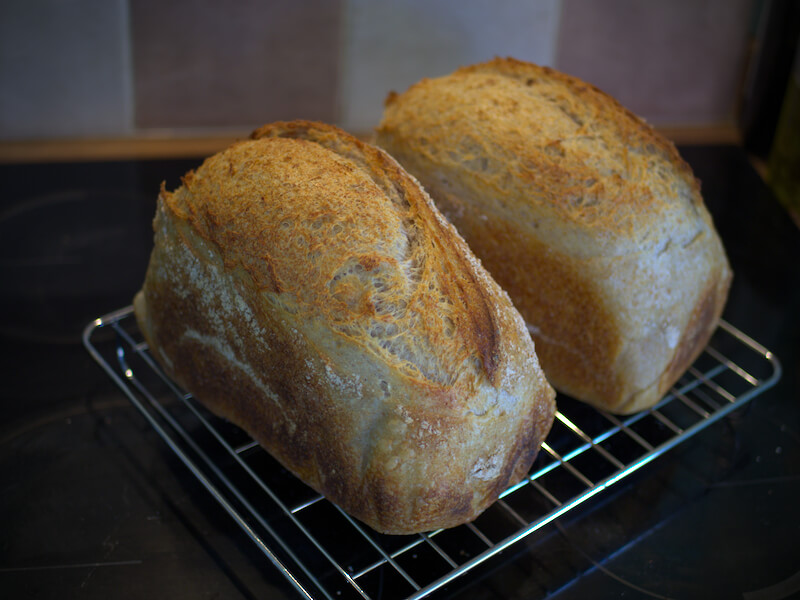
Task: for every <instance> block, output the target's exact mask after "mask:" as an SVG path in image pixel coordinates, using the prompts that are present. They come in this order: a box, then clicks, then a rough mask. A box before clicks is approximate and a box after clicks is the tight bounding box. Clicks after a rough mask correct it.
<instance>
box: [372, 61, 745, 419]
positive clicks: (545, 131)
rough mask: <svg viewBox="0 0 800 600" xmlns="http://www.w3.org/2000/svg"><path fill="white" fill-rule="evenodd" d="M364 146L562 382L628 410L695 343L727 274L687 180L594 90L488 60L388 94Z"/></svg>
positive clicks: (691, 355) (693, 350) (649, 134)
mask: <svg viewBox="0 0 800 600" xmlns="http://www.w3.org/2000/svg"><path fill="white" fill-rule="evenodd" d="M376 142H377V144H378V145H379V146H381V147H382V148H384V149H386V150H387V151H388V152H389V153H390V154H392V155H393V156H394V157H395V158H396V159H397V160H398V161H399V162H400V163H401V164H402V165H403V166H404V167H405V168H406V169H407V170H408V171H409V172H410V173H411V174H412V175H414V176H415V177H416V178H417V179H418V180H419V181H420V182H421V183H422V184H423V186H424V187H425V188H426V190H427V191H428V192H429V193H430V195H431V196H432V197H433V199H434V201H435V202H436V203H437V205H438V206H439V208H440V209H441V210H442V211H443V212H444V214H445V215H446V216H447V217H448V218H449V220H450V221H451V222H452V223H453V224H455V225H456V228H457V229H458V230H459V232H460V233H461V234H462V235H463V237H464V239H465V240H466V241H467V243H468V244H469V245H470V247H471V249H472V250H473V252H474V253H475V254H476V255H477V256H478V257H479V258H480V259H481V261H482V263H483V265H484V266H485V267H486V268H487V270H488V271H489V272H490V273H491V274H492V276H493V277H494V279H495V280H496V281H497V282H498V283H499V284H500V285H501V286H502V287H503V288H504V289H505V290H506V291H507V292H508V293H509V295H510V296H511V298H512V300H513V301H514V304H515V305H516V307H517V308H518V309H519V310H520V312H521V313H522V315H523V317H524V318H525V319H526V321H527V322H528V325H529V328H530V330H531V333H532V335H533V337H534V339H535V341H536V351H537V355H538V357H539V360H540V361H541V364H542V367H543V368H544V371H545V374H546V375H547V378H548V379H549V381H550V383H552V384H553V386H554V387H555V388H556V389H558V390H559V391H561V392H564V393H566V394H568V395H570V396H573V397H575V398H577V399H580V400H583V401H585V402H588V403H591V404H593V405H595V406H597V407H600V408H602V409H607V410H609V411H613V412H617V413H631V412H634V411H638V410H640V409H643V408H646V407H649V406H651V405H653V404H654V403H656V402H657V401H658V400H659V399H660V398H661V397H662V395H663V394H664V393H665V391H667V390H668V389H669V388H670V386H672V385H673V384H674V383H675V381H676V380H677V379H678V378H679V377H680V376H681V375H682V374H683V373H684V372H685V371H686V369H687V368H688V367H689V365H690V364H691V363H692V362H693V361H694V359H695V358H696V357H697V356H698V354H699V353H700V352H701V351H702V349H703V348H704V347H705V345H706V344H707V342H708V339H709V337H710V335H711V334H712V332H713V330H714V329H715V327H716V324H717V321H718V318H719V317H720V315H721V313H722V310H723V307H724V304H725V301H726V298H727V293H728V288H729V284H730V281H731V271H730V268H729V265H728V261H727V258H726V256H725V251H724V249H723V246H722V244H721V242H720V239H719V237H718V235H717V233H716V231H715V229H714V226H713V224H712V220H711V218H710V216H709V214H708V212H707V210H706V208H705V206H704V204H703V200H702V197H701V195H700V188H699V184H698V182H697V180H696V179H695V177H694V176H693V174H692V171H691V169H690V168H689V166H688V165H687V164H686V163H685V162H684V161H683V160H682V159H681V157H680V156H679V154H678V152H677V151H676V149H675V147H674V145H673V144H672V143H670V142H669V141H667V140H666V139H664V138H663V137H662V136H660V135H659V134H658V133H656V132H655V131H654V130H653V129H652V128H651V127H649V126H648V125H647V124H646V123H644V122H643V121H642V120H641V119H639V118H637V117H636V116H635V115H633V114H631V113H630V112H629V111H628V110H626V109H625V108H623V107H622V106H621V105H620V104H619V103H618V102H617V101H615V100H614V99H612V98H611V97H609V96H608V95H606V94H604V93H603V92H601V91H600V90H598V89H597V88H595V87H593V86H591V85H588V84H586V83H584V82H582V81H580V80H578V79H576V78H573V77H570V76H567V75H564V74H562V73H559V72H556V71H555V70H553V69H549V68H542V67H539V66H536V65H532V64H529V63H524V62H520V61H517V60H513V59H495V60H492V61H490V62H487V63H484V64H478V65H473V66H469V67H464V68H461V69H459V70H457V71H456V72H454V73H452V74H451V75H449V76H445V77H441V78H437V79H427V80H422V81H420V82H419V83H417V84H415V85H413V86H412V87H411V88H410V89H408V90H407V91H406V92H404V93H402V94H399V95H398V94H396V93H392V94H390V95H389V97H388V98H387V102H386V108H385V112H384V116H383V120H382V122H381V123H380V125H379V127H378V128H377V137H376Z"/></svg>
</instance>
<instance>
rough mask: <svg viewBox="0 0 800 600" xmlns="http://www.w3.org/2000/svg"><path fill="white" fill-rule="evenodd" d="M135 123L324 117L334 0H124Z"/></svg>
mask: <svg viewBox="0 0 800 600" xmlns="http://www.w3.org/2000/svg"><path fill="white" fill-rule="evenodd" d="M130 11H131V26H132V42H133V65H134V89H135V107H136V109H135V111H136V112H135V124H136V126H137V127H141V128H182V127H239V126H245V127H251V126H257V125H260V124H263V123H266V122H269V121H274V120H279V119H292V118H306V119H319V120H327V121H330V120H333V119H334V117H335V98H336V84H337V81H336V79H337V68H338V65H337V63H338V47H339V18H340V16H339V15H340V5H339V2H338V1H337V0H334V1H330V0H297V1H291V0H281V1H274V2H260V1H258V0H242V1H238V2H224V3H223V2H214V1H211V0H202V1H190V0H172V1H170V2H161V1H159V0H131V2H130Z"/></svg>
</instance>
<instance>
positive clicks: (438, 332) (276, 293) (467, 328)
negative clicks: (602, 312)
mask: <svg viewBox="0 0 800 600" xmlns="http://www.w3.org/2000/svg"><path fill="white" fill-rule="evenodd" d="M154 229H155V247H154V249H153V252H152V256H151V260H150V264H149V267H148V271H147V274H146V279H145V282H144V285H143V288H142V290H141V291H140V292H139V293H138V294H137V296H136V298H135V301H134V307H135V312H136V317H137V319H138V323H139V325H140V327H141V330H142V333H143V334H144V337H145V339H146V341H147V342H148V344H149V346H150V349H151V350H152V352H153V355H154V356H155V357H156V358H157V359H158V360H159V362H160V363H161V364H162V365H163V367H164V369H165V370H166V372H167V373H168V374H169V375H171V376H172V377H173V378H174V379H175V380H176V381H177V382H179V383H180V384H181V385H182V386H183V387H185V388H186V389H187V390H189V391H190V392H191V393H192V394H193V395H194V396H195V397H196V398H197V399H198V400H199V401H200V402H202V403H203V404H205V405H206V406H207V407H208V408H209V409H210V410H211V411H213V412H214V413H216V414H218V415H221V416H222V417H225V418H227V419H229V420H230V421H232V422H233V423H235V424H237V425H239V426H241V427H242V428H243V429H245V430H246V431H247V432H249V433H250V434H251V435H252V436H253V437H254V439H255V440H257V441H258V442H259V443H260V444H261V445H262V446H263V447H264V448H265V449H266V450H268V451H269V452H270V453H271V454H272V455H273V456H274V457H275V458H276V459H277V460H278V461H280V462H281V463H282V464H283V465H284V466H285V467H286V468H288V469H289V470H290V471H292V472H293V473H295V474H296V475H297V476H298V477H299V478H300V479H301V480H303V481H304V482H305V483H307V484H308V485H309V486H311V487H312V488H314V489H316V490H317V491H319V492H320V493H322V494H324V495H325V496H327V497H328V498H329V499H330V500H332V501H333V502H335V503H336V504H338V505H339V506H340V507H341V508H343V509H344V510H345V511H347V512H348V513H350V514H351V515H353V516H355V517H357V518H358V519H360V520H362V521H364V522H365V523H367V524H369V525H371V526H372V527H373V528H375V529H376V530H378V531H381V532H385V533H410V532H419V531H423V530H430V529H435V528H440V527H450V526H454V525H457V524H459V523H463V522H465V521H469V520H471V519H474V518H475V517H476V516H477V515H478V514H479V513H480V512H481V511H483V510H484V509H485V508H486V507H487V506H488V505H489V504H490V503H492V502H493V501H494V500H495V499H496V498H497V497H498V495H499V494H500V492H502V491H503V490H504V489H505V488H506V487H507V486H508V485H510V484H512V483H515V482H517V481H518V480H519V479H520V478H522V477H523V476H524V475H525V474H526V473H527V471H528V469H529V468H530V465H531V462H532V461H533V459H534V457H535V455H536V453H537V451H538V449H539V446H540V444H541V442H542V440H543V439H544V437H545V436H546V434H547V432H548V431H549V428H550V425H551V423H552V419H553V416H554V410H555V405H554V395H555V392H554V391H553V390H552V388H551V387H550V386H549V385H548V383H547V381H546V379H545V378H544V376H543V373H542V371H541V369H540V367H539V363H538V361H537V357H536V354H535V352H534V346H533V343H532V341H531V339H530V336H529V335H528V333H527V330H526V328H525V323H524V321H523V319H522V318H521V316H520V315H519V313H518V312H517V311H516V310H515V309H514V307H513V306H512V304H511V302H510V300H509V298H508V296H507V295H506V294H505V293H504V292H503V291H502V290H501V289H500V288H499V287H498V285H497V284H496V283H495V282H494V281H493V280H492V279H491V278H490V277H489V275H488V274H487V273H486V271H485V270H484V269H483V268H482V267H481V265H480V264H479V262H478V261H477V260H476V259H475V258H474V256H473V255H472V253H471V252H470V251H469V249H468V247H467V246H466V244H465V243H464V241H463V240H462V239H461V238H460V237H459V235H458V234H457V233H456V231H455V230H454V229H453V227H452V226H451V225H450V224H449V223H447V221H446V220H445V219H444V218H443V217H442V215H441V214H440V213H439V212H438V210H437V209H436V208H435V206H434V205H433V203H432V202H431V200H430V198H429V196H428V195H427V194H426V193H425V192H424V191H423V190H422V188H421V187H420V186H419V184H418V183H417V182H416V181H415V180H414V179H413V178H412V177H410V176H409V175H408V174H407V173H406V172H405V171H404V170H403V169H402V168H401V167H400V166H399V165H398V164H397V162H396V161H395V160H394V159H392V158H391V157H389V156H388V155H387V154H386V153H384V152H383V151H381V150H379V149H377V148H375V147H373V146H370V145H367V144H365V143H363V142H361V141H359V140H357V139H356V138H354V137H352V136H350V135H348V134H346V133H344V132H342V131H340V130H338V129H336V128H334V127H332V126H327V125H323V124H319V123H311V122H302V121H297V122H290V123H275V124H272V125H267V126H265V127H263V128H261V129H259V130H258V131H256V132H254V133H253V135H252V139H250V140H246V141H242V142H239V143H236V144H234V145H233V146H231V147H230V148H228V149H226V150H224V151H222V152H220V153H219V154H217V155H215V156H212V157H211V158H209V159H207V160H206V161H205V162H204V163H203V164H202V166H200V167H199V168H198V169H197V170H196V171H195V172H190V173H188V174H187V175H186V176H185V177H184V179H183V185H182V186H181V187H179V188H178V189H177V190H176V191H175V192H168V191H166V190H165V189H164V187H163V185H162V190H161V194H160V196H159V199H158V207H157V214H156V217H155V221H154Z"/></svg>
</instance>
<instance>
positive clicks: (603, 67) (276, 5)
mask: <svg viewBox="0 0 800 600" xmlns="http://www.w3.org/2000/svg"><path fill="white" fill-rule="evenodd" d="M754 1H755V0H670V2H650V1H646V0H596V1H592V0H494V1H491V2H490V1H486V0H405V1H403V0H396V1H389V0H269V1H265V0H237V1H236V2H225V3H223V2H217V1H212V0H199V1H198V0H195V1H190V0H160V1H159V0H71V1H66V0H4V1H3V2H1V3H0V139H4V140H17V139H28V140H30V139H39V138H45V139H51V138H64V137H78V138H85V137H115V136H138V135H162V134H165V133H179V134H186V133H193V132H204V133H208V132H218V131H247V130H249V129H250V128H253V127H255V126H258V125H260V124H263V123H265V122H268V121H272V120H277V119H291V118H307V119H318V120H324V121H328V122H333V123H336V124H338V125H340V126H342V127H344V128H346V129H349V130H350V131H353V132H356V133H365V132H368V131H370V130H371V128H372V127H373V126H374V125H375V124H376V123H377V121H378V119H379V117H380V113H381V110H382V102H383V99H384V97H385V96H386V93H387V92H388V91H390V90H393V89H394V90H402V89H405V88H406V87H407V86H408V85H410V84H411V83H413V82H414V81H416V80H417V79H419V78H421V77H426V76H437V75H442V74H445V73H448V72H450V71H452V70H453V69H455V68H456V67H457V66H459V65H461V64H468V63H472V62H477V61H481V60H486V59H489V58H491V57H493V56H495V55H508V56H515V57H517V58H520V59H524V60H530V61H533V62H537V63H540V64H548V65H552V66H555V67H557V68H559V69H561V70H564V71H566V72H568V73H572V74H575V75H577V76H580V77H582V78H584V79H586V80H587V81H590V82H592V83H594V84H596V85H598V86H599V87H601V88H603V89H605V90H606V91H607V92H609V93H611V94H612V95H615V96H617V97H618V98H619V99H620V100H621V101H622V102H623V104H626V105H627V106H628V107H629V108H631V109H632V110H634V111H635V112H638V113H639V114H641V115H642V116H644V117H645V118H647V119H648V120H650V121H651V122H654V123H656V124H670V125H671V124H679V125H684V124H716V123H719V122H722V121H726V120H730V119H731V118H732V117H733V116H734V113H735V110H736V102H737V97H738V90H739V88H740V84H741V80H742V76H743V71H744V67H745V57H746V51H747V42H748V33H749V28H750V24H751V22H752V18H753V17H752V14H751V13H752V10H753V6H754Z"/></svg>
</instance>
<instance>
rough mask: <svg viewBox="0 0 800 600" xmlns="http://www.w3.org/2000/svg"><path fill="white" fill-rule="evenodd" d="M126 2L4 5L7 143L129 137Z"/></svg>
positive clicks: (32, 0) (8, 0) (41, 0)
mask: <svg viewBox="0 0 800 600" xmlns="http://www.w3.org/2000/svg"><path fill="white" fill-rule="evenodd" d="M126 19H127V8H126V2H125V0H73V1H72V2H63V1H60V0H3V2H0V138H2V139H5V140H13V139H31V138H34V139H35V138H59V137H87V136H104V135H119V134H122V133H127V132H129V131H130V127H131V102H130V85H129V84H130V69H129V61H128V54H127V52H128V36H127V20H126Z"/></svg>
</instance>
